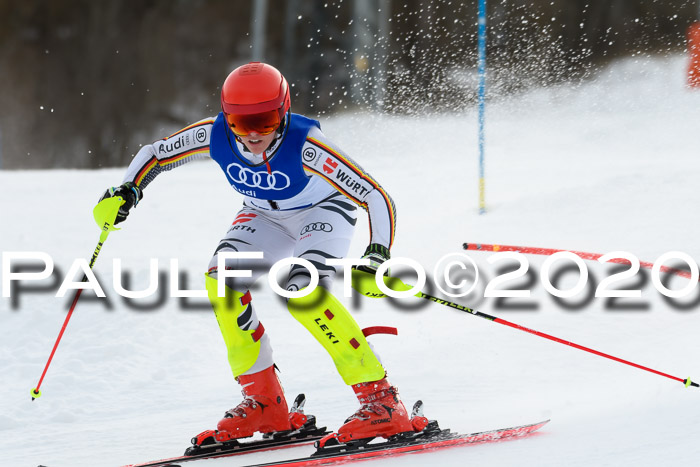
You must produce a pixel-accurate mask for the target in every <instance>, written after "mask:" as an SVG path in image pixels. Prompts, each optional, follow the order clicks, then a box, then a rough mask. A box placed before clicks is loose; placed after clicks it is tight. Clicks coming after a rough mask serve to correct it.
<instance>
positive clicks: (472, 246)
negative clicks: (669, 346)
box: [462, 243, 690, 278]
mask: <svg viewBox="0 0 700 467" xmlns="http://www.w3.org/2000/svg"><path fill="white" fill-rule="evenodd" d="M462 248H463V249H465V250H474V251H493V252H499V251H515V252H516V253H523V254H531V255H545V256H549V255H553V254H554V253H559V252H561V251H568V252H569V253H573V254H575V255H576V256H578V257H579V258H581V259H586V260H590V261H597V260H598V259H599V258H600V257H602V256H603V255H602V254H600V253H587V252H585V251H573V250H558V249H555V248H539V247H531V246H515V245H497V244H489V243H463V244H462ZM608 262H609V263H618V264H630V262H629V261H627V260H626V259H624V258H612V259H610V260H609V261H608ZM639 266H641V267H643V268H645V269H651V268H653V267H654V263H650V262H648V261H640V262H639ZM659 270H660V271H661V272H666V273H670V274H676V275H678V276H681V277H686V278H690V273H689V272H688V271H684V270H682V269H677V268H670V267H668V266H661V268H660V269H659Z"/></svg>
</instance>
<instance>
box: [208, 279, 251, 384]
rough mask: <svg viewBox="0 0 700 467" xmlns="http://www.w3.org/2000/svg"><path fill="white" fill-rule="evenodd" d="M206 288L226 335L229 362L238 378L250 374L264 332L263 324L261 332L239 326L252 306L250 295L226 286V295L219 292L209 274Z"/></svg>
mask: <svg viewBox="0 0 700 467" xmlns="http://www.w3.org/2000/svg"><path fill="white" fill-rule="evenodd" d="M206 288H207V294H208V295H209V301H211V304H212V306H213V307H214V314H216V321H217V322H218V323H219V329H221V334H222V335H223V336H224V342H225V343H226V349H227V350H228V362H229V365H231V371H232V372H233V376H234V377H236V378H237V377H238V376H240V375H242V374H243V373H245V372H246V371H248V370H249V369H250V368H251V367H252V366H253V365H254V364H255V361H256V360H257V359H258V355H259V354H260V338H261V337H262V334H263V332H264V328H263V326H262V324H260V325H259V326H258V328H257V329H250V330H247V331H245V330H243V329H241V328H240V327H239V325H238V317H239V316H240V315H241V313H243V312H245V311H246V310H247V308H248V306H249V303H250V294H249V293H245V294H243V293H240V292H237V291H235V290H233V289H231V288H229V287H226V296H225V297H219V296H218V293H217V289H218V280H217V279H214V278H212V277H209V274H207V275H206Z"/></svg>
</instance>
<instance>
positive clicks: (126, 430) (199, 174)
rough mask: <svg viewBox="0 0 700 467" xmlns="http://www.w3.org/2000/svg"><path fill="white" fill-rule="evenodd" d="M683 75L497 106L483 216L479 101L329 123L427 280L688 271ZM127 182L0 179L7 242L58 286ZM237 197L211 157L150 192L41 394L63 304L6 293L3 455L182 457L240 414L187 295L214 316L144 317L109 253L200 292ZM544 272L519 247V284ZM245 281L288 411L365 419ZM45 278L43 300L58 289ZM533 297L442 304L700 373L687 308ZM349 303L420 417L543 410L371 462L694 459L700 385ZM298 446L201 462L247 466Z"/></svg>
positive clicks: (443, 315)
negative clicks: (550, 268) (112, 192)
mask: <svg viewBox="0 0 700 467" xmlns="http://www.w3.org/2000/svg"><path fill="white" fill-rule="evenodd" d="M685 66H686V60H685V58H684V57H666V58H664V57H658V58H654V59H642V58H638V59H628V60H624V61H621V62H618V63H616V64H614V65H613V66H610V67H609V68H607V69H605V70H603V71H601V73H600V74H599V76H598V77H597V78H596V79H595V80H593V81H591V82H588V83H586V84H584V85H580V86H569V85H561V86H555V87H548V88H543V89H538V90H535V91H531V92H528V93H526V94H523V95H518V96H512V97H509V98H501V99H499V100H497V101H493V102H491V103H490V104H489V106H488V112H487V135H486V137H487V140H486V141H487V156H486V161H487V179H486V186H487V202H488V213H487V214H486V215H483V216H480V215H479V214H478V211H477V203H478V189H477V186H478V185H477V170H478V166H477V154H476V148H477V141H476V139H477V131H476V113H475V111H467V112H464V113H462V114H450V115H439V116H431V117H423V118H406V117H398V116H379V115H366V114H361V115H346V116H338V117H333V118H330V119H327V120H326V121H324V122H322V123H323V127H324V130H325V132H326V133H327V134H328V135H329V136H330V137H331V138H332V139H334V140H335V141H337V142H338V143H339V144H340V145H341V146H342V147H343V148H344V149H345V150H346V151H348V152H349V153H350V154H352V155H353V156H354V157H355V158H356V159H357V160H358V161H359V162H360V163H361V164H362V165H363V166H364V167H365V168H366V169H367V170H369V171H370V172H371V173H372V174H373V175H374V176H375V177H376V178H377V179H378V180H380V182H381V183H382V184H383V185H384V186H385V188H386V189H387V190H388V191H389V192H390V193H391V194H392V196H393V197H394V199H395V201H396V204H397V207H398V216H399V221H398V234H397V238H396V243H395V246H394V248H393V254H394V256H404V257H410V258H413V259H416V260H418V261H419V262H420V263H421V264H423V265H424V266H425V267H426V269H427V270H429V271H430V270H432V268H433V266H434V265H435V264H436V263H437V261H438V260H439V259H440V258H441V257H442V256H443V255H446V254H450V253H460V251H461V245H462V243H463V242H465V241H469V242H485V243H503V244H516V245H531V246H540V247H550V248H569V249H573V250H579V251H591V252H598V253H605V252H610V251H615V250H625V251H629V252H631V253H633V254H635V255H636V256H637V257H639V258H640V259H641V260H645V261H654V260H655V259H656V258H658V257H659V256H660V255H661V254H662V253H665V252H667V251H671V250H677V251H682V252H685V253H687V254H689V255H691V256H692V257H693V258H700V244H698V242H697V239H698V232H699V231H700V222H699V220H698V216H697V209H696V204H695V201H694V200H695V199H696V198H697V196H696V193H697V181H698V180H699V179H700V158H698V137H697V136H698V134H700V132H699V131H698V123H699V122H700V91H691V90H688V89H686V88H685V87H684V71H685ZM122 175H123V169H118V170H99V171H75V170H54V171H31V172H7V171H4V172H0V192H1V193H2V196H0V219H2V220H1V221H0V238H1V248H2V251H3V252H8V251H43V252H46V253H48V254H50V255H51V256H52V258H53V259H54V261H55V262H56V266H57V268H58V269H59V270H60V273H61V275H60V276H54V279H53V280H54V281H58V280H62V279H63V275H65V274H66V273H67V272H68V269H69V267H70V265H71V264H72V262H73V261H74V260H75V259H77V258H88V257H89V256H90V255H91V253H92V250H93V248H94V245H95V244H96V242H97V239H98V234H99V232H98V230H97V229H96V228H95V225H94V223H93V220H92V217H91V215H90V212H91V210H92V207H93V205H94V203H95V201H96V199H97V198H98V197H99V195H100V193H101V192H102V191H103V190H104V189H105V187H107V186H110V185H114V184H117V183H118V182H119V181H120V180H121V178H122ZM239 205H240V198H239V196H238V195H236V194H235V193H234V192H233V191H232V190H231V189H230V187H228V186H227V184H226V183H225V181H224V178H223V176H222V174H221V173H220V171H219V169H218V167H217V166H216V165H215V164H214V163H213V162H211V161H206V162H201V163H193V164H190V165H188V166H186V167H185V168H179V169H177V170H175V171H173V172H171V173H168V174H164V175H162V176H161V177H159V179H158V180H157V181H156V182H154V183H153V184H152V185H151V186H149V188H148V190H147V191H146V196H145V199H144V201H143V203H142V204H141V205H139V207H138V208H137V209H136V210H135V211H134V212H133V213H132V215H131V217H130V219H129V221H128V222H127V223H126V225H125V226H124V228H123V230H122V231H119V232H114V233H112V234H111V235H110V237H109V239H108V241H107V243H106V244H105V246H104V248H103V250H102V253H101V255H100V258H99V259H98V261H97V264H96V267H95V271H96V272H97V274H98V276H99V278H100V280H101V283H102V284H103V287H104V288H105V291H106V293H107V294H108V297H109V304H110V306H109V307H107V306H106V305H105V304H104V302H103V301H97V300H96V299H94V298H92V297H91V296H90V294H85V295H84V298H83V299H81V301H80V302H79V305H78V307H77V310H76V312H75V314H74V316H73V318H72V321H71V322H70V324H69V326H68V330H67V331H66V333H65V335H64V338H63V341H62V343H61V345H60V347H59V349H58V353H57V355H56V357H55V359H54V361H53V363H52V366H51V368H50V370H49V372H48V375H47V377H46V379H45V381H44V383H43V385H42V390H43V396H42V398H41V399H39V400H37V401H35V402H31V401H30V397H29V391H30V389H31V388H33V387H34V386H35V385H36V383H37V380H38V378H39V376H40V374H41V371H42V370H43V368H44V364H45V362H46V359H47V358H48V355H49V352H50V349H51V346H52V345H53V343H54V340H55V338H56V336H57V334H58V331H59V330H60V327H61V325H62V323H63V319H64V316H65V310H66V309H67V307H68V306H69V303H70V300H71V296H72V294H70V293H69V294H68V295H67V296H66V297H65V298H63V299H58V298H54V296H53V292H50V291H49V292H47V291H43V292H37V291H34V292H23V293H21V294H20V296H19V305H18V307H12V306H11V302H10V300H9V299H7V298H3V299H2V301H0V307H1V308H0V323H1V325H0V375H1V376H0V378H1V381H2V383H1V384H0V453H1V456H2V457H0V464H2V465H3V466H5V465H7V466H36V465H39V464H41V465H46V466H49V467H59V466H117V465H122V464H128V463H132V462H137V461H144V460H148V459H152V458H162V457H169V456H172V455H178V454H180V453H181V452H182V450H183V449H184V447H185V446H186V445H187V444H188V440H189V438H190V437H191V436H192V435H194V434H196V433H198V432H200V431H202V430H204V429H208V428H212V427H214V426H215V423H216V421H217V420H218V419H219V418H220V416H221V415H222V413H223V412H224V411H225V410H226V409H228V408H230V407H232V406H234V405H236V404H237V403H238V401H239V388H238V386H237V384H235V382H234V381H233V379H232V377H231V375H230V372H229V368H228V365H227V361H226V357H225V349H224V346H223V342H222V339H221V338H220V335H219V330H218V328H217V325H216V321H215V320H214V318H213V316H212V314H211V313H210V312H209V311H207V310H206V308H207V307H206V303H205V302H203V301H202V300H201V299H193V300H191V303H198V304H200V305H202V304H204V305H205V306H203V307H200V309H198V310H182V309H181V307H180V304H179V302H178V300H177V299H167V300H165V301H164V303H163V304H162V305H160V306H158V307H156V308H155V309H152V310H151V311H134V310H132V309H129V308H128V307H127V306H126V305H125V303H124V301H123V300H122V299H121V298H120V297H119V296H117V294H116V293H115V292H114V290H113V288H112V286H111V283H112V267H111V265H112V259H113V258H121V259H122V261H123V264H124V268H125V269H126V270H127V271H129V272H130V273H131V274H132V276H133V284H134V288H144V287H145V285H146V283H147V280H148V273H147V270H148V266H149V263H148V258H151V257H153V258H158V259H159V260H160V266H161V269H164V270H166V269H167V265H168V261H169V259H170V258H178V260H179V263H180V270H181V271H184V272H186V273H187V276H188V279H189V284H188V285H189V287H190V288H197V289H202V288H203V283H204V281H203V276H202V272H203V271H204V269H205V268H206V266H207V263H208V261H209V257H210V255H211V253H212V252H213V249H214V248H215V246H216V245H217V242H218V240H219V238H220V237H221V236H222V235H223V234H224V233H225V231H226V228H227V226H228V224H229V222H230V221H231V219H232V217H233V215H234V213H235V212H236V211H237V210H238V208H239ZM366 242H367V222H366V220H365V219H362V220H361V222H360V223H358V234H357V235H356V238H355V240H354V242H353V246H352V250H351V253H352V254H353V255H354V256H359V255H360V254H361V253H362V251H363V249H364V247H365V244H366ZM489 255H490V253H483V252H476V253H472V252H470V256H471V257H472V258H473V259H474V260H476V261H477V264H478V265H479V268H480V271H481V272H482V274H484V276H485V277H486V278H487V279H488V278H490V277H493V276H494V275H495V273H494V271H495V265H491V264H489V263H488V262H487V258H488V257H489ZM543 259H544V258H542V257H536V256H530V257H529V260H530V266H531V268H532V270H533V271H534V272H538V271H539V270H540V269H541V265H542V261H543ZM587 266H588V269H589V271H590V272H591V274H593V275H595V277H596V278H597V279H598V281H600V280H601V279H602V278H603V277H605V276H607V275H609V273H610V269H609V268H608V267H607V266H604V265H599V264H596V263H591V262H587ZM536 277H537V276H535V278H536ZM566 278H567V280H568V278H569V276H566ZM574 279H575V275H572V276H571V281H573V280H574ZM482 280H483V278H482ZM521 282H522V281H520V282H518V283H521ZM634 283H635V281H629V282H626V283H625V284H626V285H627V286H628V287H632V286H634ZM259 284H260V286H259V287H258V288H257V289H256V290H254V300H255V301H256V304H257V310H258V313H259V315H260V316H261V319H262V320H263V321H264V323H265V327H266V330H267V331H268V332H269V334H270V336H272V339H273V345H274V347H275V350H276V360H277V364H278V365H279V367H280V368H281V370H282V374H281V377H282V379H283V384H284V386H285V390H286V392H287V394H288V396H289V398H293V397H294V395H296V394H297V393H299V392H305V393H306V394H307V397H308V403H307V411H308V412H310V413H315V414H316V415H317V416H318V417H319V418H320V420H321V421H323V422H324V423H326V424H328V426H329V427H331V428H335V427H337V426H339V425H340V424H341V423H342V421H343V419H344V418H345V417H346V416H348V415H349V414H351V413H352V412H353V411H354V410H355V409H356V408H357V403H356V400H355V398H354V396H353V395H352V391H351V390H350V389H349V388H348V387H346V386H345V385H344V384H343V383H342V381H341V379H340V378H339V377H338V376H337V374H336V372H335V369H334V367H333V365H332V363H331V362H330V359H329V358H328V357H327V356H326V355H325V354H324V352H323V351H322V350H321V348H320V346H319V345H318V344H317V343H316V342H315V341H314V340H313V339H312V338H311V337H310V336H308V335H307V334H306V332H305V331H304V330H303V329H302V328H301V326H299V325H298V324H296V322H295V321H294V320H293V319H292V318H291V317H290V316H289V315H288V313H287V312H286V310H285V307H284V306H283V303H282V302H281V300H280V299H279V298H278V297H277V296H275V295H274V294H273V293H272V292H271V291H270V289H269V287H268V286H267V283H266V282H265V281H261V282H260V283H259ZM514 284H516V283H514ZM40 285H43V286H45V287H47V286H51V285H53V287H54V289H55V287H56V285H57V283H52V281H51V280H47V281H44V282H41V283H40ZM683 285H684V283H683V281H682V280H676V281H674V282H673V283H672V284H671V286H672V287H673V288H680V287H682V286H683ZM565 286H566V283H565V282H562V285H561V287H562V288H564V287H565ZM531 288H532V296H531V298H529V299H521V300H519V301H518V302H517V303H523V302H525V303H529V304H531V305H534V306H535V307H536V309H535V310H519V311H517V310H515V311H514V310H504V309H502V307H497V306H496V305H497V304H496V301H495V299H483V298H481V297H477V296H476V295H475V296H473V297H471V298H470V297H467V298H462V299H457V301H459V302H460V303H462V304H465V305H468V306H472V307H475V308H478V309H479V310H481V311H483V312H485V313H489V314H494V315H497V316H500V317H502V318H504V319H507V320H510V321H514V322H516V323H519V324H522V325H525V326H528V327H531V328H534V329H537V330H540V331H543V332H547V333H550V334H553V335H555V336H558V337H561V338H565V339H568V340H571V341H573V342H576V343H579V344H582V345H586V346H590V347H593V348H595V349H598V350H601V351H604V352H607V353H610V354H613V355H615V356H619V357H621V358H626V359H629V360H632V361H634V362H636V363H639V364H642V365H646V366H650V367H652V368H655V369H658V370H660V371H663V372H666V373H669V374H671V375H674V376H679V377H681V378H686V377H695V378H700V339H698V330H699V329H700V314H699V312H698V306H692V307H690V309H687V310H680V309H676V308H673V307H671V306H669V305H668V304H667V303H666V302H665V301H664V300H662V299H661V297H660V295H659V293H658V292H656V291H655V290H654V288H653V287H652V285H651V282H648V283H646V284H645V285H644V287H643V292H642V298H641V299H635V300H630V301H632V302H634V303H637V304H638V305H639V303H638V302H640V300H641V301H642V302H643V303H642V305H644V304H646V306H647V309H645V310H644V309H642V310H640V309H639V306H638V307H637V309H636V310H631V311H630V310H627V311H619V310H618V311H612V310H609V309H606V303H607V302H606V300H604V299H601V298H597V299H593V300H591V301H590V303H588V304H587V305H586V306H583V307H582V308H580V309H575V310H571V309H566V308H564V307H562V306H560V305H558V304H557V303H556V302H555V301H554V300H553V298H552V297H551V296H550V295H549V294H548V293H547V292H546V291H545V290H544V288H543V286H542V284H541V282H540V281H539V279H537V280H536V281H535V282H533V284H532V287H531ZM481 290H483V282H482V288H481ZM337 292H338V294H340V293H342V289H340V286H339V285H338V290H337ZM695 293H697V289H696V291H695ZM436 294H440V293H439V292H436ZM475 294H476V293H475ZM582 296H583V295H581V297H582ZM694 296H696V295H694ZM581 297H574V298H572V299H570V301H571V302H576V301H578V300H581ZM584 298H585V297H584ZM155 300H156V299H155V298H150V299H143V300H141V301H140V302H141V303H146V304H148V303H153V302H154V301H155ZM344 300H345V302H346V303H347V304H348V305H349V306H351V307H352V310H353V313H354V314H355V316H356V318H357V320H358V321H359V322H360V324H361V325H362V326H367V325H394V326H397V327H398V328H399V336H398V337H391V336H381V335H380V336H375V337H372V338H371V340H372V341H373V343H374V346H375V347H376V348H377V349H378V350H379V352H380V354H381V356H382V359H383V361H384V362H385V364H386V366H387V368H388V370H389V374H390V379H391V380H392V382H393V383H395V384H396V385H397V386H398V387H399V388H400V390H401V394H402V397H403V399H404V401H406V403H407V405H408V404H412V402H413V401H414V400H416V399H419V398H420V399H422V400H423V401H424V402H425V407H426V415H427V416H429V417H430V418H435V419H438V420H439V421H440V423H441V425H442V426H444V427H450V428H452V429H453V430H455V431H460V432H471V431H483V430H488V429H493V428H498V427H503V426H512V425H519V424H524V423H529V422H535V421H539V420H541V419H545V418H550V417H551V418H552V421H551V423H550V424H548V425H547V426H545V427H544V428H543V429H542V430H541V432H539V433H538V434H536V435H534V436H531V437H529V438H526V439H521V440H515V441H508V442H501V443H491V444H482V445H472V446H467V447H460V448H453V449H449V450H444V451H440V452H435V453H431V454H415V455H408V456H403V457H399V458H395V459H390V460H382V461H369V462H368V463H367V465H372V462H375V464H378V462H381V463H382V464H381V465H387V466H393V465H402V466H404V465H425V464H426V463H432V464H434V465H464V464H469V465H488V466H511V465H538V466H561V465H567V466H592V465H595V466H599V465H635V466H656V465H670V464H686V465H687V464H688V463H690V464H693V462H695V460H696V459H697V458H698V455H699V454H700V443H699V442H698V439H699V437H700V424H698V420H699V419H700V404H699V403H698V402H699V401H700V391H699V390H698V389H697V388H689V389H686V388H684V387H683V386H682V385H681V383H679V382H676V381H673V380H671V379H668V378H664V377H661V376H657V375H654V374H651V373H648V372H644V371H641V370H638V369H635V368H632V367H630V366H626V365H621V364H619V363H615V362H612V361H610V360H606V359H602V358H599V357H596V356H593V355H591V354H588V353H585V352H582V351H580V350H575V349H572V348H569V347H566V346H563V345H560V344H556V343H552V342H549V341H546V340H544V339H541V338H538V337H535V336H532V335H529V334H527V333H524V332H518V331H516V330H513V329H511V328H507V327H505V326H500V325H498V324H495V323H493V322H490V321H487V320H482V319H478V318H475V317H473V316H470V315H467V314H465V313H460V312H457V311H454V310H451V309H449V308H447V307H442V306H439V305H436V304H431V303H429V302H427V301H422V300H419V299H417V298H415V299H414V298H408V299H403V300H401V301H396V302H391V301H389V300H370V299H364V298H352V299H344ZM396 303H402V304H403V306H397V305H396ZM510 303H513V301H511V302H510ZM625 303H628V302H625ZM308 451H309V448H294V449H293V450H289V451H286V452H281V451H278V452H274V453H259V454H252V455H249V456H245V457H239V458H230V459H226V460H213V461H204V462H201V463H200V464H192V465H193V466H194V465H202V466H209V465H211V466H215V465H216V466H218V465H242V464H248V463H256V462H263V461H267V460H273V459H278V458H280V457H282V456H284V455H301V454H304V453H306V452H308ZM188 465H189V464H188Z"/></svg>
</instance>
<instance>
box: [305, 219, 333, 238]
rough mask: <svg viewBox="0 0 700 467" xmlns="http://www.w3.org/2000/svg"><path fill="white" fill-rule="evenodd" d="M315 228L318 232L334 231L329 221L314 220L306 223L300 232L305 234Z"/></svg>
mask: <svg viewBox="0 0 700 467" xmlns="http://www.w3.org/2000/svg"><path fill="white" fill-rule="evenodd" d="M314 230H315V231H317V232H332V231H333V226H332V225H330V224H329V223H327V222H314V223H312V224H309V225H305V226H304V228H303V229H301V232H299V235H304V234H307V233H309V232H311V231H314Z"/></svg>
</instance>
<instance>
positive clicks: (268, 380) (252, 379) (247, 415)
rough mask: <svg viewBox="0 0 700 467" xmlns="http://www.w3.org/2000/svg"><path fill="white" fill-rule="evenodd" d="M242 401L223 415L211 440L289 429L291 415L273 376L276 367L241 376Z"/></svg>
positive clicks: (224, 439) (223, 439) (244, 436)
mask: <svg viewBox="0 0 700 467" xmlns="http://www.w3.org/2000/svg"><path fill="white" fill-rule="evenodd" d="M238 382H239V383H240V384H241V386H242V387H243V396H244V399H243V402H241V403H240V404H238V406H236V407H235V408H233V409H231V410H229V411H228V412H226V415H225V416H224V418H223V419H221V421H220V422H219V424H218V425H217V431H216V432H215V434H214V438H215V439H216V440H217V441H218V442H224V441H229V440H231V439H238V438H247V437H249V436H253V434H254V433H255V432H256V431H258V432H260V433H271V432H273V431H285V430H291V429H292V424H291V423H290V414H289V411H288V408H287V400H286V399H285V398H284V393H283V392H282V386H281V385H280V382H279V379H278V378H277V375H276V374H275V366H274V365H273V366H271V367H269V368H267V369H266V370H263V371H260V372H258V373H254V374H252V375H241V376H239V377H238Z"/></svg>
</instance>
